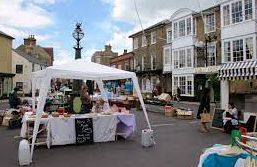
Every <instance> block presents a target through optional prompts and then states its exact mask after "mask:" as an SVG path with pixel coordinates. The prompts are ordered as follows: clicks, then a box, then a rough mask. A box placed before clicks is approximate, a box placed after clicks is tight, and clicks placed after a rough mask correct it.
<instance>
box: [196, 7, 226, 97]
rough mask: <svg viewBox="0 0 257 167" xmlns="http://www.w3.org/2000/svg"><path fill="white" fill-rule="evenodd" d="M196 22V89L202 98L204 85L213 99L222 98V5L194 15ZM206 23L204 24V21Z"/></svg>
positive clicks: (197, 95) (198, 95) (197, 94)
mask: <svg viewBox="0 0 257 167" xmlns="http://www.w3.org/2000/svg"><path fill="white" fill-rule="evenodd" d="M193 17H194V20H195V24H196V28H195V29H196V34H195V35H196V36H195V38H196V40H195V58H194V61H195V64H194V85H195V86H194V87H195V88H194V91H195V97H196V99H197V100H199V99H200V97H201V93H202V90H203V88H204V87H208V88H209V89H210V97H211V101H212V102H214V101H219V100H220V84H219V81H218V77H217V75H218V70H219V68H220V65H221V38H220V7H219V5H218V6H213V7H210V8H208V9H205V10H203V11H201V12H200V13H195V14H194V15H193ZM203 21H204V22H205V24H204V22H203Z"/></svg>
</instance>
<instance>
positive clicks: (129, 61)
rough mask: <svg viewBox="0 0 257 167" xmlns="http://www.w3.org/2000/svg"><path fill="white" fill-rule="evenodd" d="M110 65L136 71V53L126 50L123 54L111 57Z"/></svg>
mask: <svg viewBox="0 0 257 167" xmlns="http://www.w3.org/2000/svg"><path fill="white" fill-rule="evenodd" d="M110 66H111V67H114V68H118V69H121V70H126V71H134V53H133V52H129V53H128V52H127V50H124V53H123V54H122V55H120V56H117V57H115V58H113V59H111V63H110Z"/></svg>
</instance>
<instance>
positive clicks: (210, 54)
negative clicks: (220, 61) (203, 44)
mask: <svg viewBox="0 0 257 167" xmlns="http://www.w3.org/2000/svg"><path fill="white" fill-rule="evenodd" d="M207 58H208V66H214V65H216V47H215V44H208V46H207Z"/></svg>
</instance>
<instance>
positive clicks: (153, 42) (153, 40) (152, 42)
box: [151, 31, 157, 45]
mask: <svg viewBox="0 0 257 167" xmlns="http://www.w3.org/2000/svg"><path fill="white" fill-rule="evenodd" d="M156 43H157V32H156V31H152V32H151V44H152V45H153V44H156Z"/></svg>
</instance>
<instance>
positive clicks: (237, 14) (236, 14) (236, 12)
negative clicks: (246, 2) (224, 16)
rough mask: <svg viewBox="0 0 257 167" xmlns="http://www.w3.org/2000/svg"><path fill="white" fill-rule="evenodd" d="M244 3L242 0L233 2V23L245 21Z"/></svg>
mask: <svg viewBox="0 0 257 167" xmlns="http://www.w3.org/2000/svg"><path fill="white" fill-rule="evenodd" d="M240 6H241V11H240ZM243 10H244V9H243V3H242V1H237V2H233V3H231V19H232V23H233V24H236V23H241V22H243V21H244V19H243Z"/></svg>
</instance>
